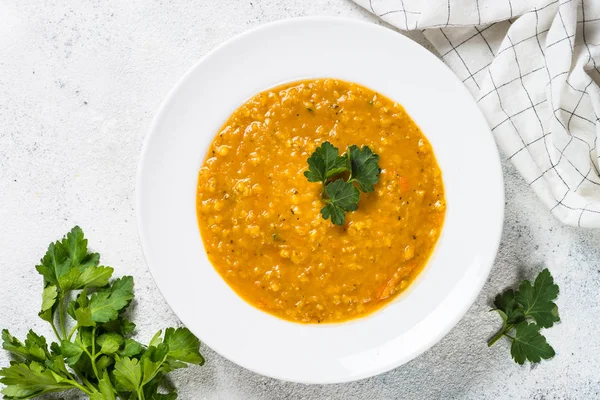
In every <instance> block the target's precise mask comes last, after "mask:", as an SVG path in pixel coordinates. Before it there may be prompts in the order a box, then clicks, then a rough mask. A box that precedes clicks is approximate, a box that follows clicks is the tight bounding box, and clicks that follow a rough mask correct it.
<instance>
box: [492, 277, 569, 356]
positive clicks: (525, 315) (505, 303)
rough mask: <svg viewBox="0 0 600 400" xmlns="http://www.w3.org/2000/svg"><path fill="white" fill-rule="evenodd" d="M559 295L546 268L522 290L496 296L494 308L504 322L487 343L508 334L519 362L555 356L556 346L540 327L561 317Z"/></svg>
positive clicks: (513, 353)
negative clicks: (556, 300) (555, 301)
mask: <svg viewBox="0 0 600 400" xmlns="http://www.w3.org/2000/svg"><path fill="white" fill-rule="evenodd" d="M557 296H558V285H556V284H555V283H554V279H553V278H552V275H551V274H550V271H548V269H547V268H546V269H544V270H543V271H542V272H540V273H539V275H538V276H537V278H536V279H535V282H534V283H533V285H532V284H531V282H530V281H528V280H524V281H522V282H521V283H520V285H519V290H516V291H515V290H512V289H508V290H506V291H505V292H504V293H502V294H499V295H498V296H496V299H495V300H494V306H495V308H494V309H493V310H492V311H497V312H498V314H499V315H500V317H501V318H502V321H503V324H502V329H500V330H499V331H498V333H497V334H496V335H494V337H492V338H491V339H490V340H489V342H488V346H492V345H493V344H494V343H496V342H497V341H498V340H500V339H501V338H502V337H506V338H508V339H510V340H511V341H512V345H511V349H510V352H511V355H512V358H513V359H514V360H515V362H517V363H519V364H523V363H524V362H525V361H526V360H529V361H530V362H533V363H537V362H540V361H541V360H542V359H544V360H546V359H549V358H552V357H553V356H554V354H555V353H554V349H553V348H552V346H550V345H549V344H548V342H547V341H546V338H545V337H544V336H543V335H542V334H541V333H540V329H541V328H550V327H552V326H553V325H554V323H555V322H558V321H560V317H559V316H558V306H557V305H556V304H555V303H554V300H555V299H556V297H557Z"/></svg>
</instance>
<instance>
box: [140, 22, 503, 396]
mask: <svg viewBox="0 0 600 400" xmlns="http://www.w3.org/2000/svg"><path fill="white" fill-rule="evenodd" d="M313 21H315V22H329V23H337V22H345V23H352V24H358V25H363V26H368V27H369V28H371V29H378V30H385V31H392V32H394V33H396V34H397V36H398V37H399V40H403V41H407V42H410V43H411V44H412V45H416V46H418V47H420V48H421V49H422V50H423V51H424V52H426V53H427V54H428V56H429V58H430V60H432V62H435V63H437V64H438V65H439V67H442V68H444V69H446V70H448V71H450V72H451V74H452V76H454V77H455V79H456V80H457V81H458V77H456V76H455V75H454V73H453V72H452V71H451V70H450V68H449V67H448V66H447V65H446V64H445V63H444V62H442V60H441V59H439V58H438V57H437V56H436V55H434V54H433V53H431V52H430V51H429V50H427V49H425V48H424V47H423V46H421V45H420V44H418V43H416V42H414V41H413V40H412V39H410V38H408V37H406V36H404V35H402V34H401V33H399V32H397V31H396V30H395V29H390V28H388V27H385V26H382V25H378V24H375V23H371V22H367V21H364V20H360V19H355V18H347V17H333V16H307V17H296V18H286V19H282V20H277V21H273V22H269V23H265V24H261V25H259V26H257V27H254V28H252V29H249V30H247V31H244V32H242V33H239V34H236V35H234V36H232V37H231V38H229V39H227V40H226V41H224V42H222V43H221V44H219V45H217V46H216V47H215V48H213V49H212V50H210V51H209V52H207V53H206V54H204V55H203V56H202V57H201V58H200V59H199V60H198V61H196V62H195V63H194V64H193V65H192V66H191V67H190V68H189V69H188V70H187V71H186V73H185V74H183V76H182V77H181V78H179V79H178V80H177V82H176V83H175V84H174V85H173V86H172V88H171V89H170V90H169V91H168V93H167V95H166V97H165V98H164V99H163V101H162V102H161V104H160V106H159V107H158V108H157V110H156V112H155V115H154V117H153V119H152V123H151V124H150V127H149V129H148V131H147V134H146V136H145V137H144V143H143V146H142V149H141V152H140V158H139V161H138V170H137V175H136V189H135V205H136V221H137V230H138V237H139V241H140V245H141V247H142V253H143V257H144V262H145V263H146V265H147V266H148V270H149V271H150V275H151V276H152V279H153V280H154V282H155V284H156V287H157V288H158V290H159V292H160V293H161V295H162V297H163V299H164V300H165V302H166V303H167V304H169V307H170V308H171V310H172V311H173V313H174V314H175V315H176V316H177V317H178V318H179V319H180V320H181V321H182V323H184V324H185V322H184V320H185V319H186V317H182V315H180V314H179V313H178V311H176V310H175V309H173V308H172V306H171V304H170V303H169V301H168V300H167V297H166V295H165V292H164V291H163V289H161V286H160V285H159V283H158V281H157V276H156V273H155V272H153V267H152V266H151V265H152V263H150V262H149V256H148V254H149V251H148V248H149V247H150V244H149V242H148V238H147V235H146V233H145V229H144V223H143V217H142V215H141V214H142V212H141V210H142V202H143V197H142V193H141V192H142V190H141V187H142V180H143V176H144V171H145V166H146V164H147V162H148V160H147V157H148V151H149V150H148V149H149V146H150V142H151V138H152V136H153V135H154V133H155V132H156V131H157V128H158V125H159V122H160V121H161V119H162V118H163V117H164V114H165V111H166V109H167V107H168V106H169V104H170V103H171V102H172V100H173V98H174V97H175V96H176V94H177V92H179V90H180V89H181V88H182V87H183V86H184V85H185V84H186V82H187V80H188V79H189V78H190V76H191V75H193V74H194V73H195V71H196V70H197V69H198V68H200V67H201V66H202V65H203V64H204V63H205V62H206V61H207V60H208V59H209V58H211V56H213V55H214V54H215V53H218V52H219V51H220V50H221V49H223V48H225V47H228V46H230V45H231V44H233V43H235V42H238V41H241V40H243V39H245V37H246V36H249V35H252V34H255V33H257V32H260V31H263V30H268V29H271V28H273V27H277V26H282V25H288V24H294V23H302V22H313ZM461 86H462V88H463V90H464V92H465V93H467V94H469V93H468V91H467V88H466V87H465V86H464V85H462V83H461ZM469 96H470V97H471V98H472V96H471V95H470V94H469ZM473 102H475V100H474V99H473ZM480 113H481V112H480ZM484 120H485V118H484ZM482 135H483V136H485V137H486V139H485V140H487V141H490V142H492V144H493V149H494V150H493V151H494V159H495V163H494V164H495V168H494V169H495V171H496V172H498V173H497V174H496V176H495V177H493V179H495V180H496V181H497V182H498V184H499V186H500V187H501V191H500V194H501V196H502V197H501V198H500V199H499V200H500V202H501V204H502V205H503V206H502V208H501V209H500V210H499V214H498V218H497V220H498V221H499V228H498V229H497V230H496V231H495V234H494V235H493V236H492V237H491V238H490V242H491V246H492V247H493V248H494V249H495V251H494V252H493V255H490V257H491V259H485V260H482V262H481V266H480V267H479V269H478V271H476V272H477V273H475V274H474V275H471V277H470V278H469V279H470V281H469V287H470V288H471V289H470V290H469V291H468V294H467V295H465V294H464V293H463V294H462V295H461V296H459V297H456V296H453V298H452V301H453V302H454V306H453V307H452V309H453V310H455V311H454V312H453V313H452V318H446V319H445V322H444V324H443V328H440V329H438V330H437V332H436V334H434V335H432V336H430V337H429V339H428V340H427V341H423V342H422V343H421V345H420V346H416V347H415V348H414V350H413V351H412V352H411V353H410V354H408V355H406V356H404V357H398V358H397V359H396V362H393V363H388V364H385V365H383V364H382V365H380V366H379V367H378V368H374V369H371V370H369V371H368V372H363V373H362V374H359V375H355V376H349V377H347V378H346V379H323V380H319V381H314V380H302V379H295V378H294V379H291V378H290V377H289V376H286V375H281V374H278V373H273V371H269V372H265V371H261V370H260V369H258V368H254V367H253V366H252V365H248V364H247V363H243V362H239V361H238V360H237V359H236V357H233V356H231V354H228V352H227V351H224V350H223V349H222V347H221V346H219V345H217V346H215V344H214V343H209V342H206V341H205V340H203V339H201V341H202V342H204V343H205V344H206V345H207V346H209V347H210V348H211V349H213V350H214V351H215V352H217V353H219V355H221V356H222V357H225V358H227V359H229V360H231V361H233V362H234V363H236V364H237V365H240V366H242V367H244V368H246V369H248V370H250V371H252V372H255V373H257V374H260V375H263V376H268V377H271V378H275V379H279V380H282V381H289V382H298V383H308V384H334V383H343V382H351V381H356V380H360V379H365V378H368V377H372V376H375V375H378V374H381V373H384V372H387V371H390V370H392V369H394V368H397V367H398V366H401V365H403V364H405V363H407V362H409V361H411V360H413V359H414V358H416V357H418V356H419V355H421V354H422V353H424V352H425V351H427V350H428V349H430V348H431V347H433V346H434V345H435V344H436V343H438V342H439V341H440V340H441V339H442V338H443V337H444V336H446V335H447V334H448V333H449V332H450V330H452V329H453V328H454V327H455V326H456V324H457V323H458V322H459V321H460V320H461V319H462V318H463V317H464V316H465V314H466V313H467V311H468V310H469V308H470V307H471V306H472V304H473V303H474V301H475V299H476V298H477V296H478V295H479V294H480V293H481V290H482V288H483V286H484V284H485V282H486V281H487V279H488V277H489V273H490V272H491V270H492V268H493V266H494V260H495V258H496V255H497V252H498V249H499V246H500V241H501V238H502V232H503V221H504V211H505V210H504V198H505V188H504V178H503V173H502V164H501V159H500V155H499V152H498V148H497V146H496V143H495V141H494V139H493V135H492V133H491V131H490V130H489V126H488V130H487V132H485V133H482ZM438 240H439V239H438ZM436 246H437V245H436ZM429 262H430V260H428V264H429ZM484 265H485V268H483V266H484ZM425 268H427V265H426V266H425ZM471 269H473V268H471ZM468 272H469V271H468ZM471 272H475V271H471ZM467 275H468V273H465V276H464V277H463V279H462V281H464V280H466V278H467ZM417 279H418V277H417ZM462 281H461V282H462ZM459 286H460V283H459V284H457V285H456V286H455V288H454V289H453V290H452V291H451V292H450V294H449V295H448V298H450V297H452V294H455V292H456V289H457V288H458V287H459ZM383 309H385V307H384V308H382V309H380V310H379V311H378V312H381V311H382V310H383ZM457 310H458V311H457ZM435 311H438V310H437V309H436V310H435ZM435 311H434V312H435ZM432 314H433V312H432Z"/></svg>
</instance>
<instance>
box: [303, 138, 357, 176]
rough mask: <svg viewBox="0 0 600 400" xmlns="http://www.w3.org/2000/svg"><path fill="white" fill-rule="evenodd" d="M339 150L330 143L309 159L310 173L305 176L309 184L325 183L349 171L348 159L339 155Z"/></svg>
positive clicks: (317, 150) (316, 151)
mask: <svg viewBox="0 0 600 400" xmlns="http://www.w3.org/2000/svg"><path fill="white" fill-rule="evenodd" d="M338 153H339V150H338V149H337V147H335V146H333V145H332V144H331V143H329V142H325V143H323V144H322V145H321V146H320V147H317V149H316V150H315V151H314V153H312V155H311V156H310V157H309V158H308V160H307V162H308V171H305V172H304V176H306V178H307V179H308V181H309V182H323V183H325V182H326V181H327V179H329V178H330V177H332V176H334V175H337V174H340V173H342V172H344V171H347V166H346V159H345V158H344V157H340V156H339V155H338Z"/></svg>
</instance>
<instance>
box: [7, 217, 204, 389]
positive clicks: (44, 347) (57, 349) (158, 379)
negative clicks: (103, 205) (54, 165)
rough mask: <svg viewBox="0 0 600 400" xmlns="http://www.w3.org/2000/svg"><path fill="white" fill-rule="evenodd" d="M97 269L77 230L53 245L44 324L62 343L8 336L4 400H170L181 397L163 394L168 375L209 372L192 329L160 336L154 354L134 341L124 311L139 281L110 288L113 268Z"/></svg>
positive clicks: (46, 267)
mask: <svg viewBox="0 0 600 400" xmlns="http://www.w3.org/2000/svg"><path fill="white" fill-rule="evenodd" d="M99 263H100V255H99V254H98V253H91V252H89V251H88V248H87V240H86V239H85V238H84V235H83V231H82V230H81V228H79V227H77V226H76V227H75V228H73V229H72V230H71V232H69V233H68V234H67V236H66V237H65V238H63V239H62V240H60V241H57V242H55V243H51V244H50V246H49V247H48V251H47V252H46V255H45V256H44V257H43V258H42V260H41V262H40V265H38V266H37V267H36V269H37V271H38V272H39V273H40V274H41V275H42V276H43V277H44V290H43V292H42V306H41V311H40V313H39V316H40V318H42V319H43V320H45V321H47V322H49V323H50V326H51V327H52V329H53V331H54V333H55V335H56V338H57V342H53V343H52V344H50V347H48V342H47V341H46V338H44V337H43V336H40V335H38V334H36V333H35V332H34V331H33V330H30V331H29V333H28V334H27V337H26V339H25V341H24V342H21V341H20V340H19V339H17V338H15V337H14V336H12V335H11V334H10V332H9V331H8V330H6V329H4V330H3V331H2V347H3V348H4V349H5V350H7V351H8V352H10V353H11V354H12V355H13V357H14V359H15V360H14V361H12V362H11V364H10V366H8V367H6V368H2V369H0V382H1V383H3V384H4V385H6V387H5V388H4V389H3V390H2V393H3V394H4V398H5V399H30V398H33V397H37V396H40V395H43V394H45V393H50V392H61V391H65V390H69V389H78V390H80V391H82V392H83V393H85V394H86V395H88V396H89V397H90V399H91V400H115V399H117V398H118V399H123V400H124V399H128V400H129V399H137V400H150V399H152V400H172V399H175V398H176V397H177V393H176V392H175V390H174V389H171V390H167V391H166V392H165V388H164V386H165V383H166V382H165V374H166V373H168V372H170V371H173V370H175V369H178V368H185V367H187V365H188V364H199V365H202V364H204V358H203V357H202V355H201V354H200V352H199V346H200V342H199V341H198V339H197V338H196V337H195V336H194V335H193V334H192V333H191V332H190V331H189V330H188V329H187V328H177V329H175V328H167V329H166V330H165V333H164V335H161V334H162V332H161V331H159V332H158V333H157V334H156V335H154V338H153V339H152V340H151V341H150V344H149V345H148V346H144V345H142V344H141V343H139V342H137V341H136V340H135V339H133V338H131V335H132V333H133V331H134V330H135V324H134V323H133V322H131V321H130V320H129V319H128V318H127V316H126V314H125V311H126V310H127V308H128V306H129V305H130V304H131V301H132V300H133V297H134V296H133V278H132V277H131V276H124V277H122V278H119V279H116V280H114V281H112V282H111V281H110V279H111V277H112V274H113V271H114V270H113V268H111V267H106V266H101V265H99ZM75 291H77V292H75ZM68 317H70V318H71V319H72V321H70V320H69V319H68ZM166 386H169V385H166ZM159 388H160V391H159Z"/></svg>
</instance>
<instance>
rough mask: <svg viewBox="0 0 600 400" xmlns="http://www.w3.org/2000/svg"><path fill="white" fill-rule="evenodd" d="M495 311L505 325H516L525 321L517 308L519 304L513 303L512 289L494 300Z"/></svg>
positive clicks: (521, 312)
mask: <svg viewBox="0 0 600 400" xmlns="http://www.w3.org/2000/svg"><path fill="white" fill-rule="evenodd" d="M494 305H495V306H496V311H498V312H499V313H501V314H500V316H501V317H502V319H503V320H504V321H505V324H512V325H516V324H518V323H519V322H522V321H525V316H524V315H523V310H521V309H520V308H519V304H517V302H516V301H515V292H514V290H512V289H508V290H506V291H504V293H502V294H499V295H498V296H496V299H495V300H494Z"/></svg>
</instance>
